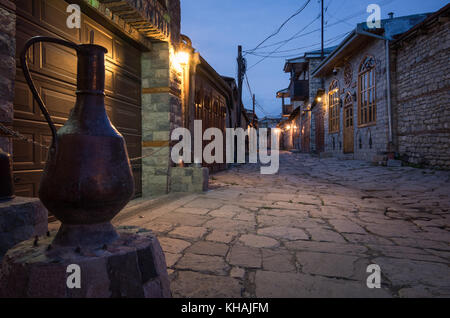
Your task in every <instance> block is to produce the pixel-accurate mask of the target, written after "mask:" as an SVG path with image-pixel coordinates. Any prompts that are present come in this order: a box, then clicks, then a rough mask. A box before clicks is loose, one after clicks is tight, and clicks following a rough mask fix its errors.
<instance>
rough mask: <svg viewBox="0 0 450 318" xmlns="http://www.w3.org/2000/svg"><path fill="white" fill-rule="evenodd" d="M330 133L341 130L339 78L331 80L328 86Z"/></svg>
mask: <svg viewBox="0 0 450 318" xmlns="http://www.w3.org/2000/svg"><path fill="white" fill-rule="evenodd" d="M327 96H328V133H329V134H334V133H338V132H339V130H340V121H341V109H340V97H339V83H338V81H337V79H334V80H333V81H331V83H330V85H329V87H328V94H327Z"/></svg>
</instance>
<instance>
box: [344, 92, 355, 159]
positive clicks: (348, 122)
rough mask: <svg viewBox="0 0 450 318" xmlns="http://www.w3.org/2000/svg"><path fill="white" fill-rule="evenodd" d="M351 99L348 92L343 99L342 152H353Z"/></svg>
mask: <svg viewBox="0 0 450 318" xmlns="http://www.w3.org/2000/svg"><path fill="white" fill-rule="evenodd" d="M353 149H354V134H353V101H352V97H351V95H350V94H348V95H347V96H346V98H345V101H344V153H353V152H354V150H353Z"/></svg>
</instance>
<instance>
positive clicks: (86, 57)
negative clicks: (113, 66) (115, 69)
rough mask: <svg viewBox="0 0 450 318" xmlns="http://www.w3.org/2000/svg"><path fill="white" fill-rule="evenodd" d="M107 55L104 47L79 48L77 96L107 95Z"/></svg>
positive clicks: (82, 45)
mask: <svg viewBox="0 0 450 318" xmlns="http://www.w3.org/2000/svg"><path fill="white" fill-rule="evenodd" d="M106 53H107V50H106V49H105V48H104V47H102V46H99V45H95V44H81V45H78V46H77V57H78V62H77V94H80V93H81V94H99V95H104V94H105V93H104V91H105V54H106Z"/></svg>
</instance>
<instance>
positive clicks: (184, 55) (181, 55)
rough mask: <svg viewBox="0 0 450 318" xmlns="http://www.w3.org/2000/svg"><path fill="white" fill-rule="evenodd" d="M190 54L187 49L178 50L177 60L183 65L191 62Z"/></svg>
mask: <svg viewBox="0 0 450 318" xmlns="http://www.w3.org/2000/svg"><path fill="white" fill-rule="evenodd" d="M189 59H190V54H189V53H188V52H186V51H178V52H177V53H176V54H175V62H176V63H177V64H180V65H182V66H186V65H187V64H188V63H189Z"/></svg>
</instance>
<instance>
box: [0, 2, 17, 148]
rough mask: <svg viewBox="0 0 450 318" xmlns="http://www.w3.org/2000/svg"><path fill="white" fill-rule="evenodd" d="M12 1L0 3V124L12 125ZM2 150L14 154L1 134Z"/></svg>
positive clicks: (14, 40)
mask: <svg viewBox="0 0 450 318" xmlns="http://www.w3.org/2000/svg"><path fill="white" fill-rule="evenodd" d="M14 10H15V6H14V4H13V3H12V2H10V1H5V0H2V1H0V27H1V28H0V123H2V124H4V125H10V124H12V119H13V101H14V80H15V75H16V60H15V54H16V39H15V36H16V14H15V11H14ZM0 148H2V149H3V150H5V151H6V152H9V153H12V143H11V140H10V138H8V137H5V136H2V133H1V132H0Z"/></svg>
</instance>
